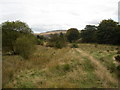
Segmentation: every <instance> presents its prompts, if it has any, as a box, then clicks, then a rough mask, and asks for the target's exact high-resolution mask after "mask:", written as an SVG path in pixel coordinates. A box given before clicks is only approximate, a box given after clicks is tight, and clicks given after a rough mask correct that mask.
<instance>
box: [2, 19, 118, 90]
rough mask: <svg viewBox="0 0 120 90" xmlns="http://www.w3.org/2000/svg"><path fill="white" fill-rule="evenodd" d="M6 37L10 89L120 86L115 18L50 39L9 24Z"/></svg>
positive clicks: (21, 25)
mask: <svg viewBox="0 0 120 90" xmlns="http://www.w3.org/2000/svg"><path fill="white" fill-rule="evenodd" d="M2 34H3V36H2V39H3V45H2V46H3V49H2V50H3V87H4V88H14V87H15V88H66V87H71V88H86V87H87V88H93V87H96V88H97V87H99V88H116V87H118V85H117V79H118V78H117V73H116V71H117V70H118V72H119V70H120V55H119V54H120V53H119V51H120V50H119V46H114V45H120V25H118V23H117V22H115V21H113V20H111V19H109V20H103V21H102V22H100V24H99V25H98V26H95V25H86V27H85V29H84V30H82V31H81V32H80V31H79V30H78V29H76V28H70V29H68V30H67V32H66V33H65V34H63V33H60V34H51V35H50V36H47V37H46V36H42V35H37V36H35V35H33V33H32V30H31V29H30V28H29V26H28V25H27V24H26V23H24V22H21V21H12V22H9V21H7V22H4V23H2ZM78 42H81V43H78ZM83 43H94V44H83ZM98 43H100V44H101V45H100V44H98ZM104 44H113V45H104ZM36 48H37V49H36ZM115 56H116V57H115ZM25 59H27V60H25ZM114 59H115V60H114ZM116 61H117V62H116Z"/></svg>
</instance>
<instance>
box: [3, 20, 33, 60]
mask: <svg viewBox="0 0 120 90" xmlns="http://www.w3.org/2000/svg"><path fill="white" fill-rule="evenodd" d="M2 41H3V43H2V47H3V49H2V50H3V54H6V53H10V54H19V55H21V56H22V57H23V58H28V57H29V56H30V55H31V53H33V51H32V50H33V49H34V45H35V38H34V36H33V35H32V30H31V29H30V28H29V26H28V25H27V24H26V23H24V22H21V21H15V22H14V21H12V22H9V21H7V22H4V23H2Z"/></svg>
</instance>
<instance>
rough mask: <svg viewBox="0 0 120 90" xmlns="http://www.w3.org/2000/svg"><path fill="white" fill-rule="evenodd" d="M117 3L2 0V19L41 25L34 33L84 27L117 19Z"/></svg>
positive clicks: (107, 0) (105, 0)
mask: <svg viewBox="0 0 120 90" xmlns="http://www.w3.org/2000/svg"><path fill="white" fill-rule="evenodd" d="M117 5H118V0H0V13H1V14H0V17H1V18H0V22H4V21H7V20H21V21H24V22H26V23H28V25H30V27H32V28H36V27H37V28H40V29H37V31H36V30H35V32H41V31H47V30H52V29H53V30H54V29H68V28H71V27H75V28H78V29H83V28H84V27H85V25H87V24H98V23H99V21H101V20H102V19H109V18H111V19H114V20H116V21H117ZM39 30H40V31H39Z"/></svg>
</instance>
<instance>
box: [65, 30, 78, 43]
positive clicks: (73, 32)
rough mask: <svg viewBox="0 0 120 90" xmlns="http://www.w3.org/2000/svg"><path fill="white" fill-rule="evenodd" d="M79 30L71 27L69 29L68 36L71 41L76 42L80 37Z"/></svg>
mask: <svg viewBox="0 0 120 90" xmlns="http://www.w3.org/2000/svg"><path fill="white" fill-rule="evenodd" d="M79 35H80V34H79V31H78V29H76V28H70V29H69V30H67V33H66V36H67V39H68V41H69V42H75V41H76V40H78V39H79Z"/></svg>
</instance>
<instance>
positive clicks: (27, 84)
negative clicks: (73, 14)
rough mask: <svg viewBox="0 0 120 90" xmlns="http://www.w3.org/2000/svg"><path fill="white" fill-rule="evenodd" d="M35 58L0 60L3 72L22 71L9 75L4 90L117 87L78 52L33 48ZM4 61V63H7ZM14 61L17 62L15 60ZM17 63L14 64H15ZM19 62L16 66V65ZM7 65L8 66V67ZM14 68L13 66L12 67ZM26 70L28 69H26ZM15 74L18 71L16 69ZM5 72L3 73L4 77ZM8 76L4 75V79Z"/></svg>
mask: <svg viewBox="0 0 120 90" xmlns="http://www.w3.org/2000/svg"><path fill="white" fill-rule="evenodd" d="M37 48H38V49H37V51H36V53H35V55H34V56H33V57H32V58H31V59H30V60H28V61H22V63H21V64H20V63H19V62H21V61H20V60H19V57H15V56H9V58H8V57H4V58H5V59H6V60H4V62H5V63H4V68H5V65H6V67H8V66H9V63H10V66H9V68H11V70H14V68H18V66H19V64H20V65H23V66H22V67H24V69H21V68H20V67H21V66H19V69H20V72H18V73H16V72H15V73H13V72H11V71H9V73H10V72H11V74H14V76H13V77H12V79H11V80H10V81H9V82H8V83H6V84H5V87H9V88H10V87H15V88H45V87H46V88H92V87H96V88H108V87H117V81H116V79H115V78H114V77H113V76H112V74H111V73H110V72H109V71H108V70H107V68H106V67H105V66H104V65H103V64H102V63H101V62H100V61H99V60H97V59H96V58H94V57H93V56H91V55H90V54H89V53H88V52H87V51H85V50H81V49H82V48H69V47H67V48H63V49H54V48H46V47H41V46H38V47H37ZM7 59H8V60H7ZM17 59H18V60H17ZM16 60H17V61H16ZM18 61H19V62H18ZM8 62H9V63H8ZM13 62H14V63H15V65H14V63H13ZM27 65H28V66H29V68H28V66H27ZM16 70H18V69H16ZM7 73H8V71H7V72H6V74H7ZM7 76H8V75H7Z"/></svg>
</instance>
